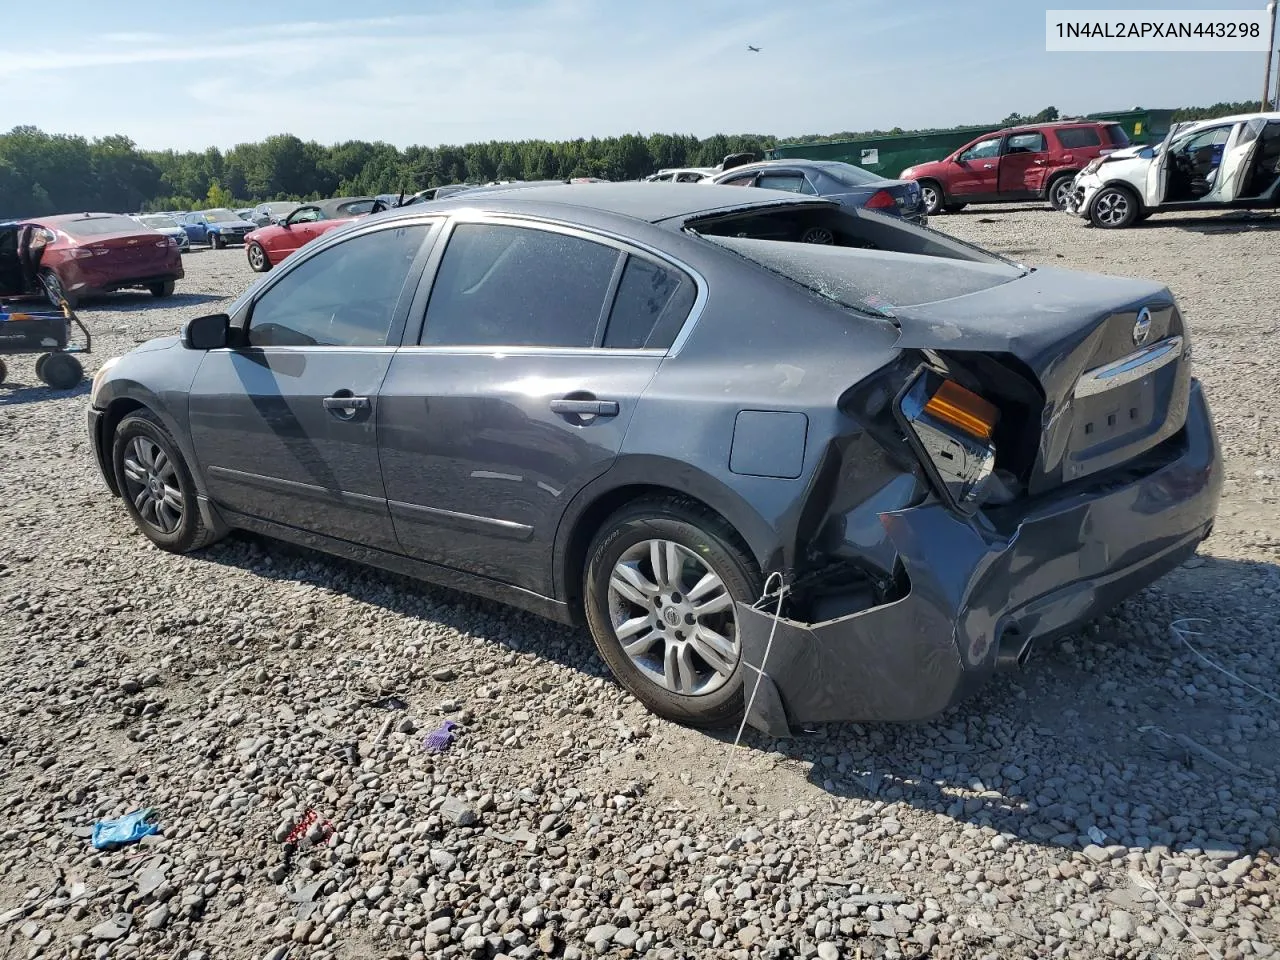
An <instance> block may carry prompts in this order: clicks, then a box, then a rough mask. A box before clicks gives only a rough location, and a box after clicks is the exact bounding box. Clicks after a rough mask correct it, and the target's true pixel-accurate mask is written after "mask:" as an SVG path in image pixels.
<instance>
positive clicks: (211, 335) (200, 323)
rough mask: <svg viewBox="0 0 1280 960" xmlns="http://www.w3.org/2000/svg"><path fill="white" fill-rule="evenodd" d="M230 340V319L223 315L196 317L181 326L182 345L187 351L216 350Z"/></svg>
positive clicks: (213, 314) (212, 314)
mask: <svg viewBox="0 0 1280 960" xmlns="http://www.w3.org/2000/svg"><path fill="white" fill-rule="evenodd" d="M230 339H231V318H230V317H229V316H227V315H226V314H225V313H211V314H209V315H208V316H207V317H196V318H195V319H194V320H188V321H187V322H186V323H185V324H183V326H182V345H183V346H184V347H186V348H187V349H188V350H218V349H221V348H222V347H225V346H227V344H228V342H229V341H230Z"/></svg>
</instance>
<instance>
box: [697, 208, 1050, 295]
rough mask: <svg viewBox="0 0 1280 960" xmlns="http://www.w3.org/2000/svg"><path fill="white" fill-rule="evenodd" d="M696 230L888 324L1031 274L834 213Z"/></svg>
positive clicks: (781, 214)
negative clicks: (904, 313) (909, 311)
mask: <svg viewBox="0 0 1280 960" xmlns="http://www.w3.org/2000/svg"><path fill="white" fill-rule="evenodd" d="M689 229H690V230H692V231H693V232H695V233H697V234H698V235H700V236H702V237H704V238H705V239H707V240H708V241H710V242H712V243H714V244H716V245H717V246H720V247H723V248H724V249H727V250H730V251H732V252H733V253H736V254H737V255H739V256H741V257H743V258H745V259H747V260H750V261H751V262H753V263H755V264H758V265H759V266H762V267H764V268H765V269H766V270H769V271H770V272H772V273H775V274H778V275H779V276H782V277H785V278H786V279H788V280H790V281H792V282H794V283H797V284H799V285H800V286H802V287H804V288H805V289H807V290H809V291H812V292H813V293H816V294H818V295H819V296H822V297H824V298H826V299H828V300H832V301H835V302H836V303H838V304H840V305H841V306H844V307H848V308H850V309H853V310H857V311H859V312H862V313H869V314H872V315H874V316H879V317H886V318H892V317H893V316H894V311H895V310H896V309H897V308H900V307H911V306H917V305H919V304H923V303H933V302H936V301H938V300H949V299H951V298H953V297H960V296H964V295H966V294H970V293H977V292H978V291H980V290H986V289H989V288H991V287H994V286H998V285H1000V284H1003V283H1008V282H1009V281H1011V280H1016V279H1017V278H1018V277H1021V276H1024V275H1025V274H1026V273H1027V272H1028V271H1027V269H1026V268H1025V267H1023V266H1021V265H1019V264H1015V263H1013V262H1012V261H1010V260H1006V259H1004V258H1003V257H1000V256H997V255H996V254H994V253H988V252H987V251H985V250H982V249H981V248H979V247H975V246H972V245H970V244H967V243H964V242H962V241H959V240H956V239H954V238H952V237H948V236H946V235H945V234H942V233H938V232H937V231H934V230H928V229H926V228H922V227H917V226H915V225H914V224H909V223H905V222H903V221H900V220H896V219H893V218H889V217H883V216H879V215H877V214H869V213H853V212H849V211H846V210H843V209H839V208H835V207H827V206H820V207H818V206H815V207H806V208H795V207H791V208H786V207H784V208H782V209H769V210H764V211H747V212H740V213H737V214H731V215H729V216H726V217H718V218H714V219H708V220H704V221H698V222H696V223H694V224H693V225H692V226H691V227H690V228H689ZM923 258H929V259H923Z"/></svg>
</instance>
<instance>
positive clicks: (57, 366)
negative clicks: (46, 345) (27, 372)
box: [36, 353, 84, 390]
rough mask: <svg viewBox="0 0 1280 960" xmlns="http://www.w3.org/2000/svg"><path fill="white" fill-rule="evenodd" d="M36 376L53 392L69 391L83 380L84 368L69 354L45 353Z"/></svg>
mask: <svg viewBox="0 0 1280 960" xmlns="http://www.w3.org/2000/svg"><path fill="white" fill-rule="evenodd" d="M36 376H38V377H39V378H40V379H41V380H42V381H44V382H45V383H47V384H48V385H49V386H51V387H52V388H53V389H54V390H70V389H71V388H72V387H74V386H75V385H76V384H78V383H79V382H80V381H81V380H83V379H84V367H82V366H81V365H80V361H79V360H77V359H76V358H75V357H73V356H72V355H71V354H69V353H46V354H45V355H44V363H42V364H40V366H39V369H38V371H37V373H36Z"/></svg>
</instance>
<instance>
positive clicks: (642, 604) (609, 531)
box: [583, 498, 761, 727]
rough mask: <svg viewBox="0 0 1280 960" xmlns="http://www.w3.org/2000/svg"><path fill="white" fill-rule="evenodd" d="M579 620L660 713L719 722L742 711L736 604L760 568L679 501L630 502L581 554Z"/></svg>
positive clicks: (707, 518)
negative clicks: (585, 555)
mask: <svg viewBox="0 0 1280 960" xmlns="http://www.w3.org/2000/svg"><path fill="white" fill-rule="evenodd" d="M588 558H589V559H588V563H587V569H586V573H585V577H584V583H583V596H584V605H585V607H586V613H587V623H588V624H589V625H590V628H591V634H592V637H593V638H594V639H595V642H596V647H597V649H598V650H599V651H600V656H601V657H603V658H604V661H605V663H607V664H608V665H609V668H610V669H611V670H612V671H613V674H614V676H615V677H617V678H618V680H619V681H620V682H621V683H622V684H623V686H625V687H626V688H627V689H628V690H630V691H631V692H632V693H633V694H634V695H635V696H636V698H637V699H638V700H640V701H641V702H642V703H643V704H644V705H645V706H646V707H648V708H649V709H650V710H652V711H653V712H654V713H656V714H658V715H659V716H662V717H666V718H667V719H668V720H674V721H676V722H678V723H688V724H693V725H695V726H707V727H717V726H724V725H728V724H730V723H733V722H735V721H737V720H738V719H740V718H741V716H742V710H743V686H744V675H745V673H746V672H747V671H746V669H745V668H744V667H743V665H742V648H741V644H740V642H739V638H738V623H737V614H736V610H735V607H734V603H735V601H743V602H747V603H750V602H753V601H754V600H755V599H756V598H757V597H758V596H759V594H760V590H761V581H760V573H759V571H758V569H757V567H756V564H755V562H754V561H753V560H752V559H751V557H750V555H749V554H748V553H747V551H746V550H745V549H744V548H743V546H742V545H741V544H740V543H739V541H738V537H737V536H736V535H735V534H734V532H733V530H732V529H731V528H729V526H728V525H727V524H726V523H725V522H724V521H723V520H721V519H720V518H719V517H717V516H715V515H714V514H712V513H710V512H708V511H706V510H704V509H701V508H699V507H698V506H696V505H694V504H691V503H688V502H687V501H684V500H681V499H679V498H670V499H664V500H643V501H638V502H636V503H633V504H630V505H628V506H626V507H624V508H622V509H621V510H619V511H618V512H617V513H615V514H614V515H613V516H612V517H610V518H609V519H608V520H607V521H605V523H604V525H603V526H602V527H601V529H600V532H599V533H598V534H597V535H596V538H595V540H594V542H593V543H592V545H591V548H590V550H589V551H588Z"/></svg>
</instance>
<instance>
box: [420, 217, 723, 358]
mask: <svg viewBox="0 0 1280 960" xmlns="http://www.w3.org/2000/svg"><path fill="white" fill-rule="evenodd" d="M436 216H439V214H436ZM459 223H486V224H495V225H498V226H515V227H529V228H531V229H539V230H546V231H548V232H550V233H559V234H563V235H565V236H570V237H577V238H579V239H581V240H589V241H591V242H594V243H603V244H604V245H605V246H609V247H613V248H614V249H617V250H621V251H622V252H623V253H628V254H630V253H639V254H644V255H646V256H648V257H650V258H652V259H654V260H657V261H659V262H661V263H666V264H668V265H670V266H672V267H675V268H676V269H677V270H680V271H682V272H683V273H684V274H685V275H686V276H688V277H690V278H691V279H692V280H693V286H694V291H695V293H694V298H693V305H692V306H691V307H690V308H689V315H688V316H687V317H685V320H684V323H683V324H682V325H681V327H680V329H679V330H678V331H676V335H675V339H673V340H672V341H671V346H670V347H667V348H665V349H664V348H654V349H643V350H618V349H614V348H610V347H604V346H601V347H518V346H510V347H508V346H497V347H495V346H492V345H486V346H484V347H483V348H482V349H481V350H480V352H482V353H493V352H502V353H514V352H523V351H532V352H548V351H549V352H554V353H563V352H572V353H589V354H593V355H597V354H607V355H610V356H614V355H618V356H623V355H628V354H629V355H633V356H634V355H636V354H639V355H643V356H655V355H656V356H668V357H674V356H676V355H677V354H679V353H680V350H681V348H682V347H683V346H684V344H685V342H686V341H687V340H688V339H689V336H690V335H691V334H692V333H693V328H694V327H695V326H696V325H697V322H698V320H699V318H701V316H702V312H703V310H704V309H705V308H706V305H707V280H706V277H704V276H703V275H702V273H701V272H700V271H698V270H697V269H695V268H694V267H692V266H690V265H689V264H688V263H687V262H686V261H684V260H681V259H680V258H679V257H675V256H672V255H671V254H670V253H667V252H666V251H665V250H660V249H658V248H657V247H654V246H652V245H650V244H648V243H645V242H644V241H643V240H636V239H635V238H633V237H627V236H624V235H622V234H620V233H615V232H613V231H612V230H606V229H604V228H601V227H595V226H585V225H583V224H579V223H569V222H567V221H563V220H556V219H554V218H550V217H544V216H535V215H532V214H522V213H510V212H506V211H503V212H489V211H486V210H483V209H480V208H479V207H463V208H462V209H459V210H454V211H453V212H452V214H451V215H450V217H449V223H448V224H447V225H446V226H445V228H444V230H443V231H442V232H441V233H440V235H439V236H438V237H437V240H436V242H437V244H439V246H438V248H437V249H438V250H439V254H438V257H439V258H443V256H444V254H445V253H447V252H448V249H449V241H450V240H451V239H452V237H453V230H454V227H455V226H456V225H457V224H459ZM432 259H433V260H434V261H435V262H434V263H428V265H427V269H428V270H430V271H432V277H431V285H432V287H433V288H434V286H435V275H434V274H435V270H436V269H437V268H438V267H439V259H437V255H436V254H434V252H433V257H432ZM429 307H430V296H429V295H428V298H427V304H426V306H425V307H424V311H423V322H422V326H421V328H420V330H419V333H418V336H419V337H421V336H422V331H424V330H425V329H426V308H429ZM405 349H419V350H423V349H430V350H438V349H444V350H453V349H458V348H455V347H453V346H447V347H445V346H439V347H437V346H425V345H422V344H405ZM461 349H463V350H465V351H466V352H468V353H471V352H475V350H474V349H473V348H472V347H471V346H470V345H465V346H461Z"/></svg>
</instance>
